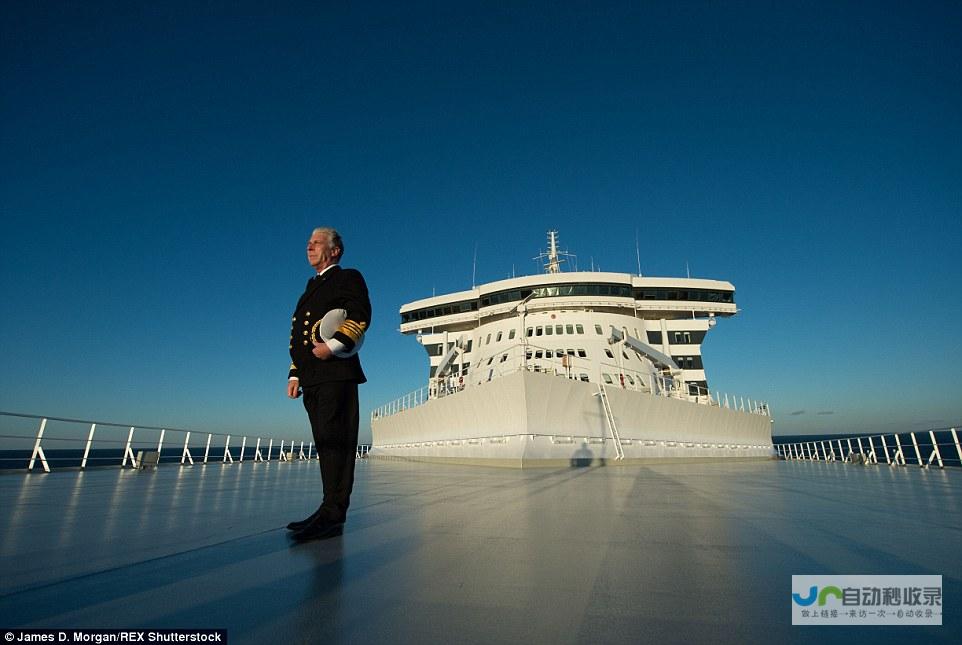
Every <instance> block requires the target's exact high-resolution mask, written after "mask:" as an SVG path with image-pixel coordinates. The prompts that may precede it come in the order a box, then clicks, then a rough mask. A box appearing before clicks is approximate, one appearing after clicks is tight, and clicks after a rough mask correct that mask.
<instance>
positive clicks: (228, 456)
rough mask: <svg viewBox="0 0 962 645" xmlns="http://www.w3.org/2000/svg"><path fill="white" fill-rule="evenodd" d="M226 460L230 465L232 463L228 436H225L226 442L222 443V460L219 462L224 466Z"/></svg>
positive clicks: (232, 458) (232, 457)
mask: <svg viewBox="0 0 962 645" xmlns="http://www.w3.org/2000/svg"><path fill="white" fill-rule="evenodd" d="M228 459H230V463H234V456H233V455H232V454H230V435H227V440H226V441H224V458H223V459H222V460H221V461H222V463H225V464H226V463H227V460H228Z"/></svg>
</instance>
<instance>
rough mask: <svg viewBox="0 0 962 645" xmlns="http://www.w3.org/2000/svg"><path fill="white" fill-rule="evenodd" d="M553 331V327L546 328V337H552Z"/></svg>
mask: <svg viewBox="0 0 962 645" xmlns="http://www.w3.org/2000/svg"><path fill="white" fill-rule="evenodd" d="M553 331H554V330H553V329H552V328H551V325H548V326H547V327H545V328H544V335H545V336H550V335H551V333H552V332H553Z"/></svg>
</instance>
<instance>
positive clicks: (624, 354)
mask: <svg viewBox="0 0 962 645" xmlns="http://www.w3.org/2000/svg"><path fill="white" fill-rule="evenodd" d="M621 355H622V356H624V357H625V358H626V359H628V360H631V357H630V356H628V352H626V351H625V350H621Z"/></svg>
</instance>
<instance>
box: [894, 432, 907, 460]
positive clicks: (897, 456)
mask: <svg viewBox="0 0 962 645" xmlns="http://www.w3.org/2000/svg"><path fill="white" fill-rule="evenodd" d="M894 437H895V447H896V450H895V459H894V460H893V461H894V462H895V465H896V466H898V465H899V459H901V460H902V464H901V465H902V466H904V465H905V454H904V453H903V452H902V442H901V441H900V440H899V436H898V434H895V435H894Z"/></svg>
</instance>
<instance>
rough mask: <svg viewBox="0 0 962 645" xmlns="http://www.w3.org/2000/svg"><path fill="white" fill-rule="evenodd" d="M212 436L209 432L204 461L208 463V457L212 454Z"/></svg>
mask: <svg viewBox="0 0 962 645" xmlns="http://www.w3.org/2000/svg"><path fill="white" fill-rule="evenodd" d="M210 437H211V434H210V433H209V432H208V433H207V445H206V446H205V447H204V463H205V464H206V463H207V457H208V456H209V455H210Z"/></svg>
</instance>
